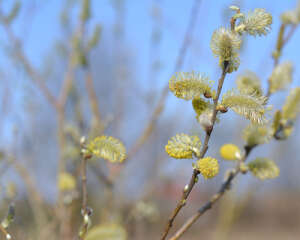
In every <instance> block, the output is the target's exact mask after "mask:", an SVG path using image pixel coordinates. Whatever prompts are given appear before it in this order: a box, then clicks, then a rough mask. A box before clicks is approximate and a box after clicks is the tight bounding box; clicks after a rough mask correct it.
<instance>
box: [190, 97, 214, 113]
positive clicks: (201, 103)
mask: <svg viewBox="0 0 300 240" xmlns="http://www.w3.org/2000/svg"><path fill="white" fill-rule="evenodd" d="M192 104H193V108H194V111H195V112H196V114H197V116H199V115H201V114H202V113H203V112H204V111H205V110H206V109H207V108H210V107H212V104H211V103H210V102H208V101H205V100H204V99H202V98H200V97H196V98H194V99H193V101H192Z"/></svg>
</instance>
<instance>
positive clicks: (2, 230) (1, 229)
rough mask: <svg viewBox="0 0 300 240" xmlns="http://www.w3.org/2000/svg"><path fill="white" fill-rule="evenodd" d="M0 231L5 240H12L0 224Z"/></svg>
mask: <svg viewBox="0 0 300 240" xmlns="http://www.w3.org/2000/svg"><path fill="white" fill-rule="evenodd" d="M0 231H1V232H2V233H3V235H4V236H5V239H10V240H13V238H12V236H11V235H10V234H9V233H8V232H7V231H6V229H5V228H4V227H2V226H1V224H0Z"/></svg>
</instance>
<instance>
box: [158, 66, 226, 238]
mask: <svg viewBox="0 0 300 240" xmlns="http://www.w3.org/2000/svg"><path fill="white" fill-rule="evenodd" d="M226 71H227V66H225V67H224V70H223V71H222V76H221V77H220V79H219V82H218V89H217V94H216V97H215V98H214V107H213V115H212V119H211V127H209V128H208V129H207V130H206V136H205V140H204V143H203V147H202V149H201V153H200V157H199V158H203V157H204V155H205V154H206V151H207V149H208V143H209V139H210V136H211V133H212V131H213V127H214V124H215V122H216V118H217V112H218V111H217V105H218V101H219V98H220V94H221V91H222V87H223V83H224V79H225V76H226ZM199 173H200V172H199V171H198V170H197V169H194V171H193V174H192V177H191V179H190V181H189V184H188V185H187V188H186V189H185V190H184V191H183V193H182V196H181V199H180V200H179V202H178V203H177V206H176V208H175V209H174V210H173V212H172V214H171V216H170V218H169V220H168V222H167V225H166V227H165V231H164V232H163V235H162V237H161V240H165V239H166V237H167V235H168V233H169V231H170V229H171V227H172V225H173V222H174V220H175V218H176V216H177V215H178V213H179V212H180V210H181V209H182V208H183V207H184V206H185V203H186V200H187V198H188V197H189V195H190V193H191V191H192V189H193V187H194V186H195V184H196V182H197V179H198V175H199Z"/></svg>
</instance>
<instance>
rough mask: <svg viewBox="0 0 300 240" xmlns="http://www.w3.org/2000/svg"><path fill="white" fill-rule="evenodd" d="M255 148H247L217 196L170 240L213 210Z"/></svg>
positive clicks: (173, 239) (180, 234)
mask: <svg viewBox="0 0 300 240" xmlns="http://www.w3.org/2000/svg"><path fill="white" fill-rule="evenodd" d="M254 147H255V146H251V147H248V146H245V155H244V156H243V158H242V159H241V160H239V162H238V163H237V165H236V167H235V169H233V170H232V171H230V172H229V174H228V175H227V177H226V180H225V181H224V182H223V184H222V185H221V187H220V189H219V191H218V192H217V193H216V194H214V195H213V196H212V197H211V198H210V200H209V201H208V202H207V203H205V204H204V205H203V206H202V207H201V208H199V209H198V211H197V213H195V214H194V215H193V216H191V217H190V218H189V219H188V220H187V221H186V222H185V224H184V225H183V226H182V227H181V228H180V229H179V230H178V231H177V232H176V233H175V234H174V235H173V236H172V237H171V238H170V239H169V240H177V239H179V238H180V237H181V236H182V235H183V234H184V233H185V232H186V231H187V230H188V229H189V228H190V227H191V226H192V225H193V224H194V223H195V222H196V221H197V220H198V219H199V218H200V217H201V216H202V215H203V214H204V213H205V212H206V211H207V210H209V209H211V208H212V207H213V206H214V204H215V203H216V202H217V201H218V200H219V199H220V198H222V197H223V195H224V194H225V192H226V191H227V190H229V189H230V187H231V183H232V181H233V180H234V179H235V177H236V176H237V175H238V174H239V173H240V172H241V170H240V166H241V163H243V162H245V161H246V159H247V157H248V156H249V154H250V152H251V151H252V149H253V148H254Z"/></svg>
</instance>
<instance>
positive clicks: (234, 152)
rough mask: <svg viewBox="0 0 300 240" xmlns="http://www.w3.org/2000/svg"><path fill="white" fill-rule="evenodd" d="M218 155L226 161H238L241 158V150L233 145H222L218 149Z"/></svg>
mask: <svg viewBox="0 0 300 240" xmlns="http://www.w3.org/2000/svg"><path fill="white" fill-rule="evenodd" d="M220 155H221V157H222V158H224V159H226V160H238V159H240V158H241V150H240V149H239V147H238V146H236V145H235V144H231V143H228V144H224V145H223V146H222V147H221V148H220Z"/></svg>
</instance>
